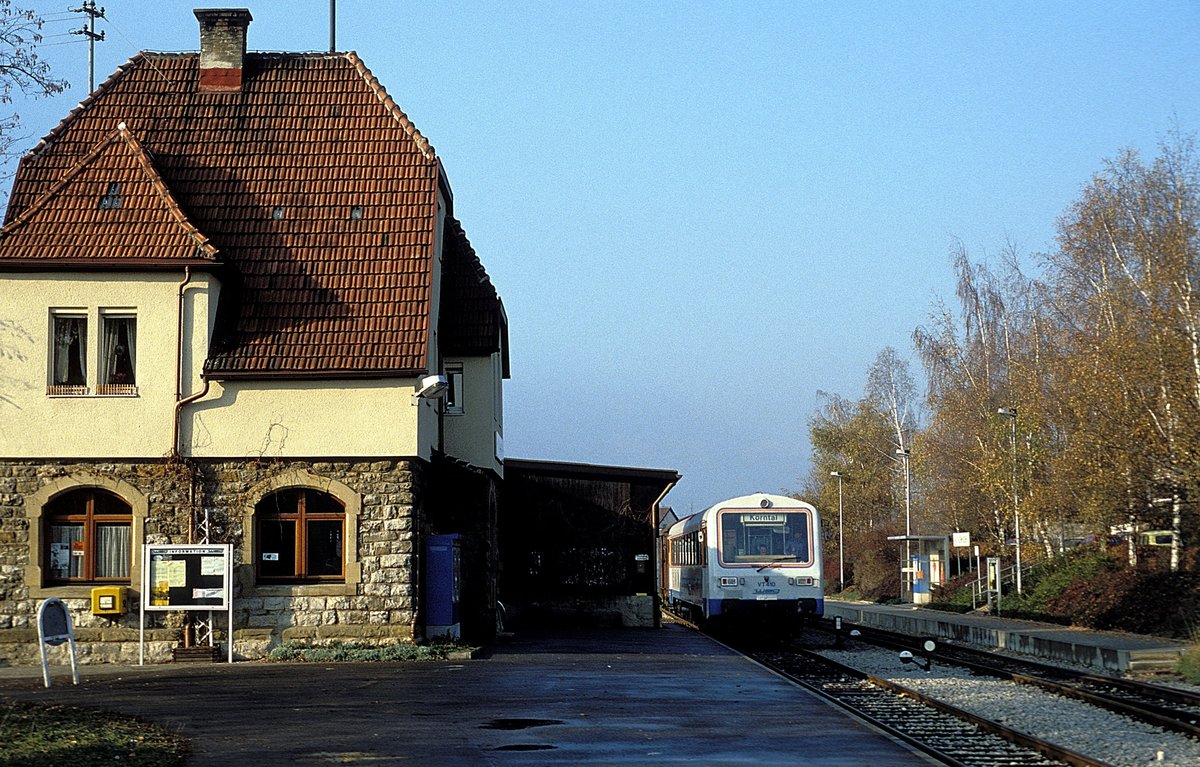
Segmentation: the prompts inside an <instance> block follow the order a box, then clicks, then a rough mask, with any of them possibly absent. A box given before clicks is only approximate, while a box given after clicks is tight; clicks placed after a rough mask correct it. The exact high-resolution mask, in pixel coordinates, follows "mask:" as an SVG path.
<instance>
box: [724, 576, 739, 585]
mask: <svg viewBox="0 0 1200 767" xmlns="http://www.w3.org/2000/svg"><path fill="white" fill-rule="evenodd" d="M721 585H722V586H737V585H738V579H737V578H731V577H728V576H721Z"/></svg>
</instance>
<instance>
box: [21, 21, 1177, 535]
mask: <svg viewBox="0 0 1200 767" xmlns="http://www.w3.org/2000/svg"><path fill="white" fill-rule="evenodd" d="M17 2H18V4H21V3H20V0H17ZM26 4H28V5H32V6H33V7H35V8H37V9H38V10H39V11H41V12H43V13H45V14H53V16H52V17H53V18H59V17H64V16H72V18H71V19H70V20H68V21H62V22H57V21H56V22H53V23H51V24H49V25H48V26H47V27H46V29H45V33H46V34H47V35H48V36H49V35H59V34H62V33H65V32H67V31H68V30H70V29H73V28H79V27H80V26H82V23H83V21H82V17H80V16H78V15H71V14H65V13H61V11H63V10H65V9H66V8H68V7H69V6H70V5H75V6H78V3H75V4H68V3H67V2H66V0H63V2H62V3H59V4H51V3H40V2H37V3H26ZM103 5H104V6H105V8H106V16H107V20H106V21H100V22H98V24H97V30H98V31H99V30H104V31H105V33H106V34H105V37H106V39H105V41H104V42H102V43H99V44H97V46H96V56H97V65H96V80H97V82H103V80H104V79H105V78H106V77H107V76H108V75H109V74H110V73H111V72H113V71H114V70H115V69H116V67H117V66H118V65H119V64H121V63H122V62H124V61H125V60H127V59H128V58H129V57H131V56H132V55H133V54H134V53H136V52H137V51H138V50H142V49H148V50H164V51H172V50H195V49H196V48H197V47H198V31H197V30H198V27H197V24H196V21H195V18H194V16H193V15H192V8H193V7H196V4H194V3H186V2H176V1H175V0H170V1H169V2H168V1H166V0H158V1H157V2H123V1H122V0H110V1H109V2H105V3H103ZM212 5H214V6H215V5H221V6H222V7H228V6H238V4H236V3H233V4H229V3H222V4H212ZM244 5H245V7H248V8H250V10H251V13H252V14H253V16H254V22H253V23H252V24H251V27H250V33H249V47H250V48H251V50H327V49H328V47H329V27H328V24H329V11H328V8H329V6H328V3H327V2H309V1H307V0H291V1H290V2H286V3H285V2H249V3H245V4H244ZM239 7H240V6H239ZM1197 39H1200V3H1196V2H1182V1H1176V2H1171V1H1169V0H1168V1H1167V2H1157V3H1118V4H1110V3H1099V2H1094V3H1087V2H1075V3H1063V2H903V3H897V2H853V3H834V2H828V3H814V2H783V1H782V0H781V1H780V2H755V1H754V0H742V1H740V2H733V1H732V0H730V1H729V2H672V1H671V0H665V1H664V0H655V2H640V3H634V2H623V1H620V0H612V1H611V2H587V1H586V0H585V1H574V2H568V1H567V0H562V1H560V2H522V1H521V0H508V1H506V2H455V1H453V0H448V1H446V2H437V3H403V2H388V3H375V2H370V3H368V2H355V1H354V0H341V2H339V3H338V21H337V47H338V49H339V50H355V51H357V52H358V53H359V55H360V56H361V57H362V58H363V59H364V60H365V61H366V63H367V65H368V66H369V67H370V68H371V70H372V71H373V73H374V74H375V75H376V76H377V77H378V78H379V79H380V81H381V82H382V83H383V85H384V86H385V87H386V88H387V90H388V92H389V93H390V94H392V96H393V97H394V98H395V99H396V101H397V102H398V103H399V104H400V105H401V107H402V108H403V109H404V110H405V111H406V112H407V113H408V115H409V116H410V117H411V118H412V119H413V121H414V122H415V123H416V125H417V126H418V127H419V129H420V130H421V131H422V133H424V134H425V135H426V136H427V137H428V138H429V140H430V141H431V143H432V144H433V146H434V147H435V148H436V150H437V151H438V153H439V155H440V156H441V158H442V160H443V162H444V163H445V165H446V167H447V170H448V173H449V176H450V180H451V184H452V186H453V188H454V192H455V212H456V213H457V215H458V217H459V219H460V220H461V221H462V222H463V225H464V226H465V227H466V230H467V233H468V236H469V237H470V238H471V241H472V243H473V244H474V246H475V248H476V250H477V251H478V252H479V254H480V256H481V258H482V259H483V261H484V264H485V265H486V267H487V269H488V271H489V273H490V274H491V275H492V278H493V281H494V282H495V284H496V285H497V287H498V288H499V290H500V293H501V295H502V297H503V298H504V302H505V305H506V308H507V310H508V315H509V319H510V323H511V344H512V363H513V378H512V380H511V381H510V382H508V384H507V386H506V405H507V408H506V410H507V423H506V451H507V452H508V454H509V455H512V456H515V457H521V458H538V459H551V460H565V461H579V462H589V463H602V464H617V465H629V466H646V467H655V468H670V469H675V470H678V471H679V472H681V473H682V474H683V480H682V482H681V483H680V484H679V486H678V487H677V488H676V489H675V490H674V491H672V493H671V494H670V495H669V496H668V498H667V502H668V503H670V504H671V505H673V506H674V507H675V508H676V509H677V510H678V511H679V512H681V513H686V512H689V511H693V510H696V511H698V510H700V509H702V508H704V507H706V506H708V505H710V504H712V503H715V502H716V501H719V500H722V499H724V498H728V497H733V496H737V495H742V494H745V493H750V492H756V491H767V492H776V491H779V490H783V489H798V488H800V486H801V485H802V484H803V479H804V477H805V476H806V475H807V473H808V470H809V458H810V447H809V444H808V440H807V421H808V419H809V417H810V416H811V414H812V410H813V407H814V403H815V398H816V392H817V391H818V390H823V391H829V392H836V393H838V394H841V395H842V396H846V397H850V398H857V397H858V396H860V395H861V392H862V386H863V383H864V380H865V376H866V371H867V368H868V367H869V366H870V364H871V362H872V361H873V360H874V358H875V356H876V354H877V353H878V352H879V351H880V350H881V349H882V348H884V347H885V346H894V347H896V348H897V349H898V350H899V351H900V352H901V353H902V354H906V355H909V356H912V346H911V342H910V337H911V334H912V331H913V329H914V328H915V327H916V326H918V325H920V324H922V323H924V322H925V321H926V319H927V317H928V316H929V313H930V311H931V310H932V308H933V306H934V302H935V300H936V299H937V298H939V297H940V298H942V299H945V300H947V301H952V299H953V281H952V275H951V272H950V266H949V254H950V252H951V249H952V248H953V247H954V245H955V243H956V242H958V241H961V242H962V243H963V245H964V246H965V247H966V248H967V249H968V250H969V251H970V252H971V253H972V254H973V255H974V257H976V258H977V259H982V258H985V257H988V256H996V255H998V254H999V253H1000V251H1001V250H1003V249H1004V248H1005V247H1006V245H1008V244H1010V243H1011V244H1013V245H1015V246H1016V247H1017V248H1018V249H1019V250H1020V251H1021V252H1022V253H1025V254H1027V255H1029V256H1030V258H1031V260H1032V258H1033V254H1036V253H1037V252H1039V251H1045V250H1047V249H1049V248H1051V247H1052V246H1053V238H1054V228H1055V222H1056V220H1057V218H1058V217H1059V216H1060V215H1062V214H1063V213H1064V212H1065V211H1066V210H1067V208H1068V206H1069V205H1070V203H1071V202H1072V201H1073V200H1074V199H1075V197H1076V196H1077V194H1078V192H1079V190H1080V189H1081V187H1082V186H1083V185H1084V184H1085V183H1087V181H1088V180H1089V178H1090V176H1091V174H1092V173H1094V172H1096V171H1097V170H1099V169H1100V168H1101V165H1102V162H1103V160H1104V159H1105V158H1109V157H1113V156H1115V155H1116V154H1117V153H1118V152H1120V151H1121V150H1122V149H1124V148H1128V147H1133V148H1137V149H1139V150H1141V151H1143V152H1144V153H1145V154H1146V155H1148V156H1151V155H1153V153H1154V152H1155V151H1156V147H1157V145H1158V143H1159V142H1160V141H1161V140H1162V139H1163V138H1164V137H1165V135H1166V134H1167V133H1168V132H1169V131H1170V130H1171V129H1172V128H1174V127H1178V128H1179V129H1181V130H1182V131H1184V132H1185V133H1193V134H1194V133H1196V132H1197V130H1198V128H1200V98H1198V95H1200V94H1198V90H1197V85H1196V84H1197V83H1200V47H1198V46H1197V44H1196V41H1197ZM71 40H74V41H75V42H71V43H69V44H65V45H64V44H59V43H63V42H65V41H71ZM46 42H47V43H54V44H55V45H53V46H50V47H46V48H45V49H44V53H45V54H46V56H47V58H48V59H49V60H50V61H51V63H52V64H53V65H54V66H55V68H56V71H57V72H58V73H59V74H60V75H61V76H63V77H66V78H67V79H69V80H70V81H71V82H72V83H73V86H74V87H72V89H71V90H70V91H69V92H68V93H67V94H64V95H62V96H60V97H57V98H55V99H52V100H48V101H40V102H36V103H28V102H20V103H17V104H16V105H15V107H16V109H17V111H18V112H19V113H20V114H21V115H22V118H23V120H24V122H25V125H26V129H27V131H28V133H29V134H30V135H31V137H32V138H31V140H30V142H29V145H30V146H32V144H33V143H34V142H35V141H36V138H37V137H40V136H41V135H44V134H45V133H46V132H47V131H48V130H49V129H50V128H52V127H53V126H54V125H55V124H56V123H57V122H58V120H59V119H61V118H62V117H63V116H64V115H65V114H66V113H67V112H68V111H69V110H70V109H71V108H72V107H73V106H74V105H75V104H76V103H77V102H78V101H80V100H81V99H82V98H83V97H84V96H85V95H86V93H85V92H86V89H87V79H88V78H87V46H86V44H85V43H83V42H82V38H80V37H78V36H76V37H69V36H68V37H48V38H47V41H46ZM913 370H914V372H917V366H916V361H915V359H914V360H913Z"/></svg>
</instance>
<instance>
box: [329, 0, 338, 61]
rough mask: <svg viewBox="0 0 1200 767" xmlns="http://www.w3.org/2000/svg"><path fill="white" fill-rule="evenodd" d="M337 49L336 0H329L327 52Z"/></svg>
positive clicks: (333, 51)
mask: <svg viewBox="0 0 1200 767" xmlns="http://www.w3.org/2000/svg"><path fill="white" fill-rule="evenodd" d="M336 51H337V0H329V52H330V53H335V52H336Z"/></svg>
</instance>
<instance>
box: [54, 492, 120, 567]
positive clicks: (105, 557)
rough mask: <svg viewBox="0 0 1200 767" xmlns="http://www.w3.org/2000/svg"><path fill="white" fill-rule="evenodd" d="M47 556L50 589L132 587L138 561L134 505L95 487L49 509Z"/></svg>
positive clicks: (59, 499) (70, 494)
mask: <svg viewBox="0 0 1200 767" xmlns="http://www.w3.org/2000/svg"><path fill="white" fill-rule="evenodd" d="M42 520H43V524H44V525H45V536H44V537H43V541H44V549H43V552H42V556H43V562H44V568H45V569H44V570H43V572H44V573H45V579H46V582H47V583H48V584H67V583H104V582H110V581H121V582H128V581H129V575H130V564H131V563H132V561H133V546H132V542H133V540H132V521H133V512H132V509H131V508H130V506H129V504H128V503H126V502H125V501H123V500H122V499H121V498H119V497H118V496H116V495H113V494H112V493H109V492H107V491H104V490H100V489H98V488H94V487H89V488H83V489H79V490H72V491H70V492H67V493H64V494H62V495H60V496H58V497H56V498H54V499H53V500H51V501H50V502H49V503H47V504H46V505H45V507H44V508H43V514H42Z"/></svg>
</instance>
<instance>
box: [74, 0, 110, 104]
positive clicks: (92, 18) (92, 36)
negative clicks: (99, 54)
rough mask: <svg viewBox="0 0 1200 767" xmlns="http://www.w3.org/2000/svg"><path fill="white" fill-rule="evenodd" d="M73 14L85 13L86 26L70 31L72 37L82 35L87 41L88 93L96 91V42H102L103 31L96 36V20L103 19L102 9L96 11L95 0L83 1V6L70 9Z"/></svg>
mask: <svg viewBox="0 0 1200 767" xmlns="http://www.w3.org/2000/svg"><path fill="white" fill-rule="evenodd" d="M71 11H72V12H73V13H86V14H87V15H88V26H86V27H84V28H83V29H75V30H72V31H71V34H73V35H83V36H84V37H86V38H87V39H88V93H91V92H92V91H94V90H96V41H97V40H100V41H103V40H104V31H103V30H101V31H100V33H99V34H96V19H103V18H104V9H103V8H101V9H100V10H96V0H83V6H82V7H80V8H72V9H71Z"/></svg>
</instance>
